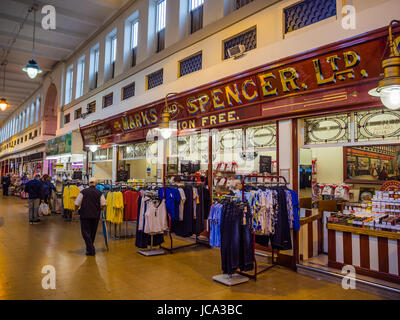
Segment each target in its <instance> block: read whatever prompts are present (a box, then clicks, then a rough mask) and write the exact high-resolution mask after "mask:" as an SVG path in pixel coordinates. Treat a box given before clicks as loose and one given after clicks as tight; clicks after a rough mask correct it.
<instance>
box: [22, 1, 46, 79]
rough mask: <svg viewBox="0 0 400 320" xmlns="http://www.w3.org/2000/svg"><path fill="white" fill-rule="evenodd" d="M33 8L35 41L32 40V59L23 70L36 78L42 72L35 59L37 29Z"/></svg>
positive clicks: (30, 76)
mask: <svg viewBox="0 0 400 320" xmlns="http://www.w3.org/2000/svg"><path fill="white" fill-rule="evenodd" d="M32 10H33V41H32V59H31V60H29V61H28V64H27V65H26V66H25V68H23V69H22V70H23V71H25V72H26V73H27V74H28V77H29V78H31V79H35V78H36V76H37V75H38V74H39V73H42V70H40V68H39V65H38V63H37V62H36V61H35V31H36V10H37V9H36V8H32Z"/></svg>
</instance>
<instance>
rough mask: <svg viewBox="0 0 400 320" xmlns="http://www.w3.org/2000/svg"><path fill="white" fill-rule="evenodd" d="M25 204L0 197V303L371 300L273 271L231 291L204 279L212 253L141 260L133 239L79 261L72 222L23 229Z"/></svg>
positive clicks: (216, 268)
mask: <svg viewBox="0 0 400 320" xmlns="http://www.w3.org/2000/svg"><path fill="white" fill-rule="evenodd" d="M27 210H28V209H27V202H26V201H24V200H21V199H18V198H15V197H9V198H7V197H6V198H3V197H2V196H1V195H0V299H40V300H42V299H179V300H181V299H232V300H236V299H307V300H308V299H379V297H377V296H374V295H371V294H368V293H365V292H361V291H357V290H344V289H342V288H341V286H339V285H336V284H333V283H328V282H324V281H318V280H317V279H314V278H310V277H307V276H304V275H300V274H297V273H295V272H293V271H290V270H288V269H285V268H283V267H276V268H274V269H272V270H270V271H269V272H268V273H265V274H263V275H261V276H260V277H259V279H258V280H257V282H254V281H250V282H248V283H246V284H242V285H239V286H236V287H226V286H224V285H221V284H219V283H216V282H214V281H213V280H212V276H213V275H216V274H219V273H220V258H219V251H218V250H216V249H207V248H191V249H185V251H181V252H178V253H174V254H173V255H170V254H168V255H164V256H157V257H144V256H141V255H139V254H138V253H137V251H138V250H137V248H135V247H134V244H133V240H132V239H130V240H111V244H110V250H109V251H108V252H107V251H105V250H104V249H103V248H104V242H103V237H102V236H101V235H100V234H101V232H100V229H99V233H98V235H99V236H98V237H97V240H96V247H97V250H98V254H97V256H96V257H86V256H85V255H84V250H83V241H82V239H81V236H80V227H79V222H65V221H62V219H61V217H60V216H59V215H54V216H50V217H44V218H42V219H43V220H42V222H41V223H40V224H37V225H29V224H28V213H27ZM46 265H51V266H54V268H55V270H56V289H55V290H51V289H49V290H45V289H43V288H42V279H43V277H44V276H45V274H42V268H43V267H44V266H46Z"/></svg>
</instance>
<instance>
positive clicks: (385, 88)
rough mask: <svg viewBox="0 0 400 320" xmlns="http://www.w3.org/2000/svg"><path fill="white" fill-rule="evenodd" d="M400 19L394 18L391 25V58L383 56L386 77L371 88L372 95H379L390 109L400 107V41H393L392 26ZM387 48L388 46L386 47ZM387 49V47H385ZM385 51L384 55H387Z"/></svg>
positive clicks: (389, 39)
mask: <svg viewBox="0 0 400 320" xmlns="http://www.w3.org/2000/svg"><path fill="white" fill-rule="evenodd" d="M395 23H400V21H399V20H393V21H392V22H390V25H389V38H388V44H389V47H390V56H389V58H386V59H383V58H382V69H383V72H384V78H383V79H382V80H381V81H379V85H378V87H377V88H375V89H372V90H370V91H369V92H368V93H369V94H370V95H371V96H374V97H379V98H380V99H381V101H382V103H383V105H384V106H385V107H387V108H389V109H392V110H397V109H400V53H399V50H400V49H399V47H398V46H399V43H397V41H393V33H392V27H393V25H394V24H395ZM386 48H387V47H386ZM385 51H386V49H385ZM385 51H384V52H383V56H384V55H385Z"/></svg>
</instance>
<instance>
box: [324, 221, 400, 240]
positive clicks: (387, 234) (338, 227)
mask: <svg viewBox="0 0 400 320" xmlns="http://www.w3.org/2000/svg"><path fill="white" fill-rule="evenodd" d="M326 226H327V228H328V229H330V230H336V231H342V232H351V233H355V234H360V235H367V236H372V237H383V238H388V239H396V240H400V233H396V232H390V231H380V230H370V229H364V228H358V227H352V226H345V225H340V224H334V223H328V224H327V225H326Z"/></svg>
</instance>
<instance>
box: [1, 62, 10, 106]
mask: <svg viewBox="0 0 400 320" xmlns="http://www.w3.org/2000/svg"><path fill="white" fill-rule="evenodd" d="M1 65H2V66H3V70H4V72H3V98H1V99H0V110H1V111H5V110H6V109H7V108H8V106H9V104H8V103H7V99H6V98H4V95H5V93H6V62H3V63H2V64H1Z"/></svg>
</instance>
